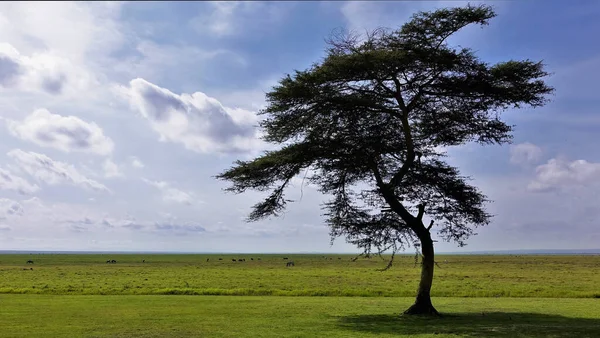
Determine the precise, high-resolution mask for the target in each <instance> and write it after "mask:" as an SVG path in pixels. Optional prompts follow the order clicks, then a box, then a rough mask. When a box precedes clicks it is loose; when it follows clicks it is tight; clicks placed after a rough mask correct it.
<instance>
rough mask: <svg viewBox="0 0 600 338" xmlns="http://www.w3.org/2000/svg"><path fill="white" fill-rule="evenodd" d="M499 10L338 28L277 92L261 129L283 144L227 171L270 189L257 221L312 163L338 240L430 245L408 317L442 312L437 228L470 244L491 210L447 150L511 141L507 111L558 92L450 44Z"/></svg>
mask: <svg viewBox="0 0 600 338" xmlns="http://www.w3.org/2000/svg"><path fill="white" fill-rule="evenodd" d="M494 16H495V13H494V11H493V9H492V8H491V7H489V6H485V5H481V6H467V7H458V8H448V9H440V10H436V11H433V12H419V13H417V14H415V15H413V16H412V19H411V20H410V21H408V22H407V23H405V24H404V25H403V26H402V27H401V28H400V29H398V30H392V31H390V30H385V29H378V30H375V31H372V32H370V33H368V34H367V35H366V37H363V38H360V39H359V38H358V37H356V36H353V35H349V34H337V35H334V37H333V38H331V39H330V40H329V41H328V44H329V48H328V50H327V55H326V57H325V58H324V59H323V60H322V61H321V62H320V63H317V64H314V65H313V66H312V67H311V68H309V69H307V70H304V71H296V72H295V74H294V76H290V75H287V76H286V77H284V78H283V79H282V80H280V82H279V84H278V85H277V86H275V87H274V88H273V89H272V91H271V92H269V93H267V107H266V108H265V109H264V110H262V111H261V112H260V113H259V114H260V115H262V116H263V117H264V118H263V119H262V121H261V122H260V127H261V128H262V130H263V131H264V136H263V138H264V140H265V141H267V142H270V143H272V144H277V145H281V148H280V149H279V150H275V151H267V152H265V153H264V154H263V155H261V156H259V157H257V158H255V159H254V160H251V161H236V162H235V165H234V166H233V167H232V168H230V169H228V170H226V171H224V172H223V173H221V174H219V175H218V176H217V178H218V179H222V180H226V181H229V182H231V183H232V185H231V186H230V187H228V188H227V189H226V190H228V191H231V192H234V193H242V192H244V191H246V190H248V189H254V190H258V191H267V192H270V194H269V195H268V197H266V198H265V199H264V200H263V201H261V202H260V203H258V204H256V205H254V207H253V210H252V212H251V213H250V215H249V217H248V220H249V221H256V220H260V219H263V218H265V217H269V216H277V215H279V214H280V213H281V212H282V211H283V210H284V209H285V207H286V204H287V202H290V201H289V200H287V199H286V198H285V196H284V192H285V190H286V187H287V186H288V184H289V183H290V181H291V180H292V178H294V177H295V176H297V175H302V174H303V173H304V174H305V175H306V172H305V170H308V169H310V171H311V172H312V174H311V175H309V176H308V177H305V179H306V180H307V181H308V182H309V183H312V184H314V185H316V186H318V187H319V190H320V191H321V192H322V193H324V194H327V195H331V196H332V198H331V200H329V201H328V202H327V203H325V204H324V205H323V208H324V210H325V211H326V213H325V214H324V216H325V217H326V222H327V225H328V226H329V227H330V229H331V236H332V239H333V238H336V237H340V236H341V237H346V240H347V241H348V242H349V243H352V244H354V245H356V246H358V247H359V248H361V249H362V250H363V254H366V255H369V254H371V253H381V252H384V251H387V250H390V249H391V250H393V252H396V250H400V249H404V248H406V247H407V246H409V245H411V244H412V245H416V247H417V248H420V255H421V280H420V282H419V287H418V291H417V297H416V301H415V303H414V304H413V305H412V306H411V307H410V308H409V309H408V310H406V311H405V313H406V314H428V315H438V312H437V311H436V309H435V308H434V306H433V305H432V302H431V297H430V291H431V286H432V281H433V272H434V265H435V261H434V246H433V243H434V241H433V239H432V236H431V231H432V229H435V230H437V233H438V236H440V237H441V238H443V239H445V240H448V241H452V240H453V241H456V242H457V243H458V244H459V245H461V246H462V245H464V243H465V242H464V241H465V240H466V239H467V238H468V237H469V236H470V235H472V234H473V233H474V232H473V229H474V228H476V227H478V226H482V225H485V224H488V223H489V220H490V217H491V215H490V214H488V213H487V212H486V211H485V208H484V204H485V203H486V202H487V199H486V197H485V196H484V195H483V194H482V193H481V192H480V191H479V190H478V189H477V188H476V187H474V186H472V185H469V183H468V177H465V176H462V175H461V174H460V173H459V170H458V169H457V168H455V167H452V166H450V165H449V164H448V163H446V162H445V161H444V156H445V155H446V153H445V152H444V151H443V149H446V148H448V147H453V146H459V145H464V144H466V143H468V142H477V143H480V144H504V143H509V142H510V141H511V131H512V127H511V126H510V125H507V124H506V123H505V122H503V121H502V120H501V119H500V116H499V113H500V112H502V111H503V110H506V109H508V108H520V107H523V106H529V107H538V106H542V105H543V104H544V103H545V102H546V95H547V94H550V93H551V92H552V91H553V89H552V88H551V87H549V86H548V85H546V84H545V83H544V81H543V80H542V78H544V77H546V76H547V75H548V73H547V72H546V71H544V69H543V68H544V67H543V65H542V63H541V62H533V61H530V60H524V61H514V60H511V61H507V62H500V63H497V64H493V65H492V64H488V63H485V62H483V61H481V60H480V59H479V58H477V57H476V55H475V53H474V52H473V50H471V49H468V48H462V47H461V48H458V47H452V46H450V45H449V44H448V42H447V39H448V38H449V37H450V36H451V35H453V34H454V33H456V32H457V31H459V30H460V29H462V28H463V27H465V26H468V25H470V24H479V25H487V23H488V20H490V19H491V18H493V17H494ZM424 217H427V218H428V219H429V220H430V222H427V219H425V220H424ZM434 226H435V228H433V227H434ZM392 257H393V256H392ZM390 263H391V261H390Z"/></svg>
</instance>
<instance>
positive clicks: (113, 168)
mask: <svg viewBox="0 0 600 338" xmlns="http://www.w3.org/2000/svg"><path fill="white" fill-rule="evenodd" d="M102 169H104V177H106V178H115V177H123V176H124V175H123V173H122V172H121V171H120V170H119V166H118V165H117V164H116V163H115V162H113V161H112V160H111V159H109V158H107V159H106V160H104V163H103V164H102Z"/></svg>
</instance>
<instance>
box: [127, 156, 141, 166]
mask: <svg viewBox="0 0 600 338" xmlns="http://www.w3.org/2000/svg"><path fill="white" fill-rule="evenodd" d="M129 159H130V160H131V166H132V167H134V168H138V169H142V168H144V163H143V162H142V161H141V160H140V159H139V158H137V157H135V156H131V157H130V158H129Z"/></svg>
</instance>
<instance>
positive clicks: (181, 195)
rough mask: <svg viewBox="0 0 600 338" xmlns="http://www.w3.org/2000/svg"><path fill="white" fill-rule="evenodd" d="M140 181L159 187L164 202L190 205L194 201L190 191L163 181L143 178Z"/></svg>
mask: <svg viewBox="0 0 600 338" xmlns="http://www.w3.org/2000/svg"><path fill="white" fill-rule="evenodd" d="M142 181H144V182H145V183H147V184H149V185H151V186H153V187H155V188H157V189H159V190H160V191H161V192H162V194H163V200H164V201H165V202H175V203H180V204H185V205H191V204H192V203H193V202H194V197H193V194H192V193H187V192H185V191H182V190H179V189H176V188H173V187H171V186H170V185H169V184H168V183H167V182H165V181H151V180H148V179H145V178H142Z"/></svg>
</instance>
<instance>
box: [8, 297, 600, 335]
mask: <svg viewBox="0 0 600 338" xmlns="http://www.w3.org/2000/svg"><path fill="white" fill-rule="evenodd" d="M412 301H413V299H412V298H357V297H260V296H259V297H257V296H247V297H240V296H231V297H221V296H202V297H197V296H131V295H121V296H81V295H80V296H57V295H0V304H1V306H0V328H2V329H1V330H0V337H236V338H237V337H378V338H385V337H421V338H424V337H473V338H475V337H477V338H479V337H498V338H500V337H503V338H516V337H554V338H567V337H568V338H575V337H576V338H580V337H581V338H583V337H590V338H591V337H600V300H598V299H534V298H525V299H524V298H451V297H446V298H438V299H435V303H436V306H437V307H438V309H440V310H442V311H443V312H444V314H445V316H444V317H443V318H436V319H425V318H410V317H408V318H407V317H400V316H399V315H398V314H399V312H400V311H401V310H403V309H405V308H406V307H408V306H409V305H410V303H411V302H412Z"/></svg>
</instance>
